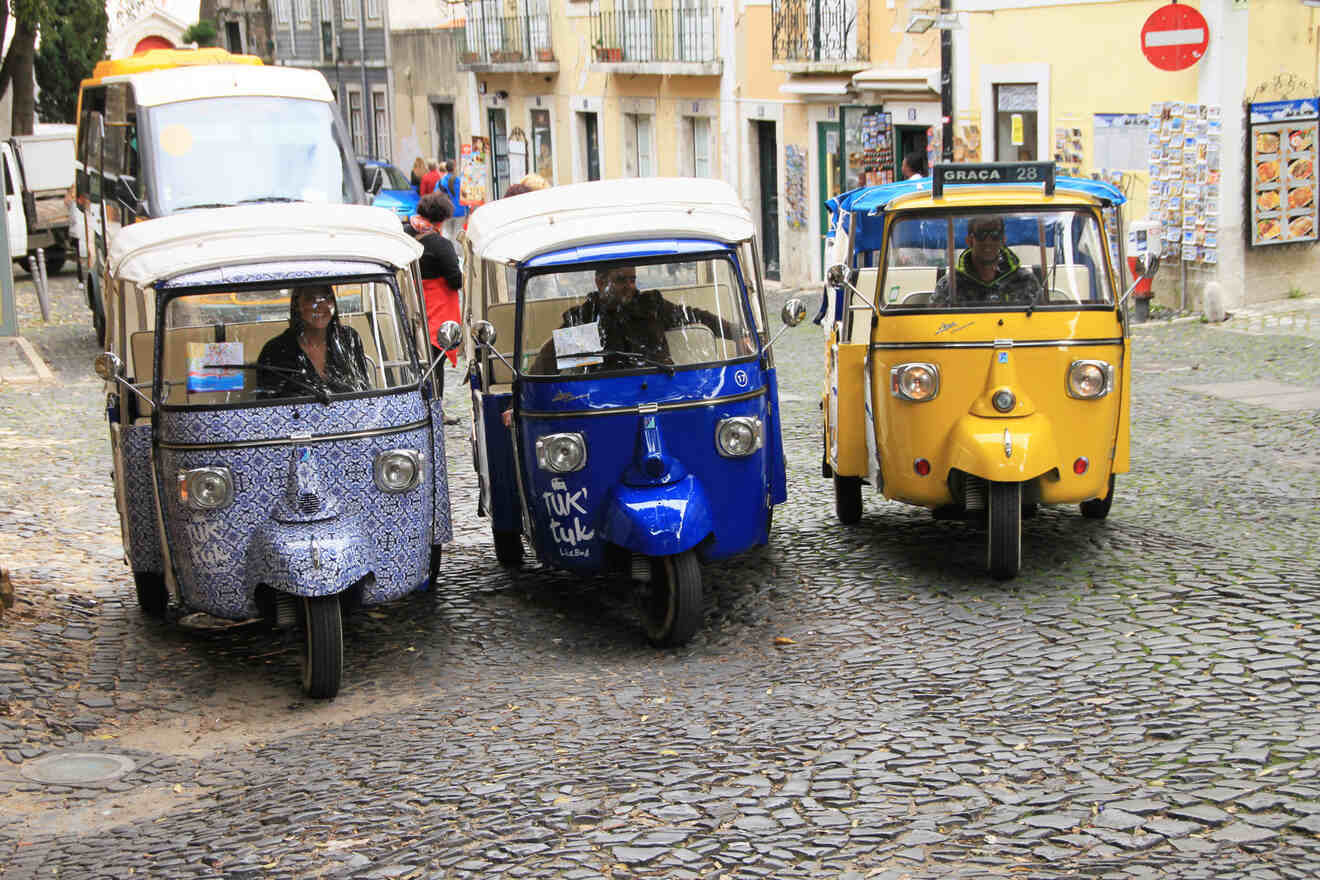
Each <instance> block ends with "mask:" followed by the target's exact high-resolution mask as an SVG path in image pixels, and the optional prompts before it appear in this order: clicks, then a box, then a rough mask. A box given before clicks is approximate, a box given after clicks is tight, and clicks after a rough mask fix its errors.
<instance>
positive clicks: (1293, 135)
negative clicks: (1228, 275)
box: [1248, 98, 1320, 246]
mask: <svg viewBox="0 0 1320 880" xmlns="http://www.w3.org/2000/svg"><path fill="white" fill-rule="evenodd" d="M1317 103H1320V102H1318V101H1317V99H1315V98H1308V99H1304V100H1300V101H1268V102H1264V103H1260V104H1252V105H1251V107H1250V112H1249V116H1248V118H1249V119H1250V125H1249V127H1248V138H1249V142H1250V145H1251V170H1250V173H1251V188H1250V190H1249V192H1250V193H1251V204H1250V206H1249V207H1250V210H1251V244H1252V245H1253V246H1260V245H1272V244H1292V243H1296V242H1305V241H1315V240H1316V238H1317V234H1318V233H1320V214H1317V209H1316V205H1317V199H1316V189H1317V183H1320V180H1318V179H1317V175H1316V155H1317V154H1316V142H1317V139H1318V137H1320V130H1317V121H1318V120H1317V117H1316V111H1317Z"/></svg>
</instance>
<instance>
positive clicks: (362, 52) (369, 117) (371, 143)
mask: <svg viewBox="0 0 1320 880" xmlns="http://www.w3.org/2000/svg"><path fill="white" fill-rule="evenodd" d="M945 2H947V0H945ZM358 67H359V68H360V69H361V70H362V128H363V129H364V130H365V133H366V136H367V137H366V142H367V155H368V156H371V157H372V158H373V159H379V158H380V157H379V156H377V155H376V114H375V111H374V110H373V108H372V106H371V103H372V102H371V87H370V86H369V85H367V0H358Z"/></svg>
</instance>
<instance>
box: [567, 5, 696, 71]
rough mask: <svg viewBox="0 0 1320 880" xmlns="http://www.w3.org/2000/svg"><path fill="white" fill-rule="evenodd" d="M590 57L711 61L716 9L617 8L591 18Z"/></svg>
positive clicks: (691, 7) (605, 59) (624, 60)
mask: <svg viewBox="0 0 1320 880" xmlns="http://www.w3.org/2000/svg"><path fill="white" fill-rule="evenodd" d="M591 42H592V46H593V48H592V60H593V61H598V62H605V63H613V62H624V63H627V62H633V63H637V62H641V63H646V62H678V63H688V64H711V63H713V62H716V61H718V60H719V56H718V55H716V53H715V12H714V10H713V9H712V8H710V7H708V6H696V5H693V6H689V7H685V8H678V9H616V10H612V11H606V12H598V13H596V14H595V15H593V16H592V19H591Z"/></svg>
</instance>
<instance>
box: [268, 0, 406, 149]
mask: <svg viewBox="0 0 1320 880" xmlns="http://www.w3.org/2000/svg"><path fill="white" fill-rule="evenodd" d="M271 17H272V21H271V28H272V32H273V42H274V51H273V54H274V58H275V63H276V64H286V65H291V66H295V67H310V68H314V69H316V70H319V71H320V72H321V73H322V74H324V75H325V78H326V80H327V81H328V82H329V83H330V89H331V90H332V91H333V92H334V94H335V100H336V101H338V103H339V108H340V112H341V113H342V114H343V117H344V122H345V124H346V127H347V128H348V132H349V136H350V137H351V138H352V141H353V151H354V152H355V153H356V154H357V155H358V156H361V157H366V158H385V159H388V158H391V157H393V155H394V119H393V112H392V111H393V105H394V100H393V97H392V94H393V76H392V72H391V70H390V41H389V40H388V39H387V34H388V33H389V17H388V8H387V5H386V3H385V2H384V0H274V9H273V14H272V16H271Z"/></svg>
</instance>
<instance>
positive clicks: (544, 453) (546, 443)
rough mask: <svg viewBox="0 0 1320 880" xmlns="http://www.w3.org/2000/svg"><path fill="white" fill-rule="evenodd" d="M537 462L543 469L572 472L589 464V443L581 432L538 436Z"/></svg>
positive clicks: (564, 472)
mask: <svg viewBox="0 0 1320 880" xmlns="http://www.w3.org/2000/svg"><path fill="white" fill-rule="evenodd" d="M536 464H537V466H538V467H540V468H541V470H543V471H550V472H551V473H556V474H570V473H572V472H573V471H580V470H582V468H583V467H585V466H586V464H587V443H586V441H585V440H583V439H582V435H581V434H545V435H543V436H541V437H537V438H536Z"/></svg>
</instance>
